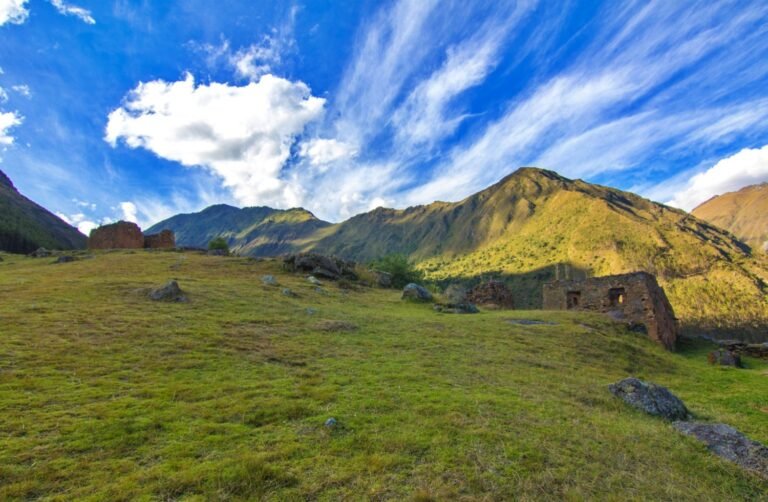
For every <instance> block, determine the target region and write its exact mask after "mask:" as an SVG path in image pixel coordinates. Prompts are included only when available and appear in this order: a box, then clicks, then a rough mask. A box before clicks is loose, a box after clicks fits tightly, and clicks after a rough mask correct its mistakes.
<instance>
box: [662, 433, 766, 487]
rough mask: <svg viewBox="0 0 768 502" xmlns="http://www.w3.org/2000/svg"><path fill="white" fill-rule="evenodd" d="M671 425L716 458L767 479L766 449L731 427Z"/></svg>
mask: <svg viewBox="0 0 768 502" xmlns="http://www.w3.org/2000/svg"><path fill="white" fill-rule="evenodd" d="M672 425H673V426H674V427H675V428H676V429H677V430H679V431H680V432H682V433H683V434H686V435H688V436H693V437H695V438H696V439H698V440H699V441H701V442H702V443H704V444H705V445H707V449H708V450H709V451H711V452H712V453H714V454H715V455H717V456H718V457H722V458H724V459H726V460H729V461H731V462H733V463H735V464H737V465H739V466H741V467H742V468H744V469H748V470H750V471H754V472H756V473H757V474H759V475H761V476H762V477H764V478H766V479H768V447H766V446H764V445H762V444H760V443H758V442H757V441H752V440H751V439H749V438H748V437H746V436H745V435H744V434H742V433H741V432H739V431H738V430H736V429H734V428H733V427H731V426H729V425H726V424H703V423H699V422H675V423H674V424H672Z"/></svg>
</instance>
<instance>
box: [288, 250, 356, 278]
mask: <svg viewBox="0 0 768 502" xmlns="http://www.w3.org/2000/svg"><path fill="white" fill-rule="evenodd" d="M283 266H284V267H285V268H286V269H287V270H290V271H291V272H304V273H309V274H311V275H313V276H316V277H322V278H323V279H329V280H332V281H335V280H338V279H340V278H342V277H345V278H347V279H352V280H356V279H357V274H356V273H355V262H352V261H346V260H341V259H339V258H335V257H332V256H325V255H321V254H316V253H299V254H293V255H288V256H286V257H285V258H284V259H283Z"/></svg>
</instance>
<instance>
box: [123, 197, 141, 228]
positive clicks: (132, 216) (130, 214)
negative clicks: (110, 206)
mask: <svg viewBox="0 0 768 502" xmlns="http://www.w3.org/2000/svg"><path fill="white" fill-rule="evenodd" d="M120 211H121V212H122V219H123V220H125V221H130V222H131V223H138V222H139V219H138V209H137V208H136V204H134V203H133V202H130V201H126V202H121V203H120Z"/></svg>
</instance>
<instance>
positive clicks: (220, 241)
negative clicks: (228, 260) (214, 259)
mask: <svg viewBox="0 0 768 502" xmlns="http://www.w3.org/2000/svg"><path fill="white" fill-rule="evenodd" d="M208 249H210V250H212V251H217V250H221V251H225V252H226V253H227V254H229V244H227V240H226V239H225V238H224V237H216V238H214V239H211V241H210V242H209V243H208Z"/></svg>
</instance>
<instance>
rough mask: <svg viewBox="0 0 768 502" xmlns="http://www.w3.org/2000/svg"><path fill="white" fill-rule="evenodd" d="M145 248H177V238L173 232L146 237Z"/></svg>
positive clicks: (164, 231) (168, 231) (166, 231)
mask: <svg viewBox="0 0 768 502" xmlns="http://www.w3.org/2000/svg"><path fill="white" fill-rule="evenodd" d="M144 247H145V248H152V249H167V248H175V247H176V236H175V235H174V233H173V232H172V231H171V230H163V231H162V232H160V233H158V234H150V235H145V236H144Z"/></svg>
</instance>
